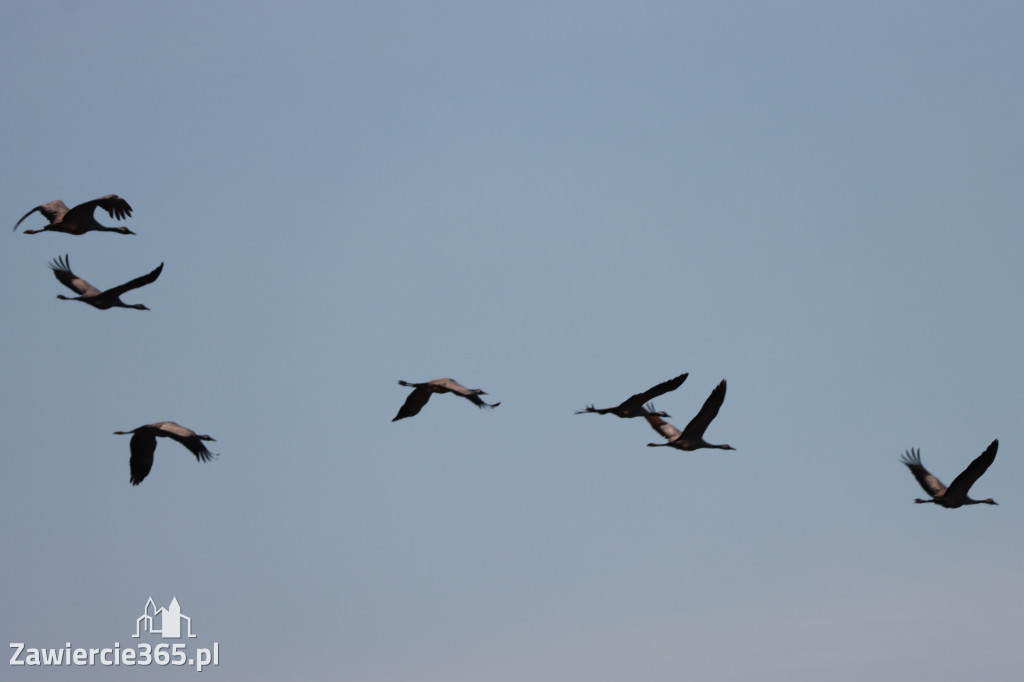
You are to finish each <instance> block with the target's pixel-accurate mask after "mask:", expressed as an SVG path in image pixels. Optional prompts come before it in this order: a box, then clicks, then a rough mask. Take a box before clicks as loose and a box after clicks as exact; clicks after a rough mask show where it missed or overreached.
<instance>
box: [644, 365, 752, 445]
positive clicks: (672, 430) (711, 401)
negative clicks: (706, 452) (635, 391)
mask: <svg viewBox="0 0 1024 682" xmlns="http://www.w3.org/2000/svg"><path fill="white" fill-rule="evenodd" d="M724 400H725V379H722V383H720V384H718V386H716V387H715V390H713V391H711V395H709V396H708V399H707V400H705V401H704V406H703V407H701V408H700V412H698V413H697V416H696V417H694V418H693V419H691V420H690V423H689V424H687V425H686V428H685V429H683V430H682V432H680V431H679V429H677V428H676V427H674V426H672V425H671V424H669V423H668V422H666V421H664V420H663V419H662V418H661V417H659V416H658V415H655V414H648V415H645V416H644V418H645V419H646V420H647V423H649V424H650V425H651V428H653V429H654V430H655V431H657V432H658V433H660V434H661V435H662V436H664V437H665V438H667V439H668V442H667V443H648V444H647V445H648V446H649V447H652V448H653V447H658V446H661V445H667V446H669V447H673V448H678V449H680V450H699V449H701V448H718V449H719V450H735V449H736V448H734V447H733V446H731V445H713V444H712V443H708V442H706V441H705V440H704V432H705V431H707V429H708V426H709V425H710V424H711V422H712V420H714V418H715V417H717V416H718V410H719V408H720V407H722V402H723V401H724Z"/></svg>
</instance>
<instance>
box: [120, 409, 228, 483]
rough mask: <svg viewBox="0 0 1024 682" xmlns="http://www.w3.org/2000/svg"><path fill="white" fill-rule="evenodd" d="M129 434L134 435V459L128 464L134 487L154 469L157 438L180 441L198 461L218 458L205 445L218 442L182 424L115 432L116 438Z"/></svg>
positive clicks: (163, 423)
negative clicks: (205, 442)
mask: <svg viewBox="0 0 1024 682" xmlns="http://www.w3.org/2000/svg"><path fill="white" fill-rule="evenodd" d="M129 433H130V434H132V440H131V442H130V443H129V447H130V448H131V451H132V457H131V459H130V460H129V462H128V464H129V466H130V467H131V472H132V477H131V481H132V485H138V484H140V483H142V480H143V479H144V478H146V475H147V474H149V470H150V469H152V468H153V453H154V452H155V451H156V439H157V436H159V437H161V438H173V439H174V440H176V441H178V442H179V443H181V444H182V445H184V446H185V447H186V448H188V451H189V452H191V453H192V454H193V455H195V456H196V461H199V462H208V461H209V460H211V459H213V458H214V457H216V456H217V455H214V454H211V453H210V451H209V450H207V449H206V446H205V445H203V441H204V440H208V441H213V442H216V441H215V440H214V439H213V438H211V437H210V436H206V435H203V436H200V435H198V434H197V433H196V432H195V431H193V430H192V429H186V428H185V427H184V426H182V425H181V424H175V423H174V422H157V423H156V424H146V425H145V426H140V427H139V428H137V429H132V430H131V431H114V435H115V436H127V435H128V434H129Z"/></svg>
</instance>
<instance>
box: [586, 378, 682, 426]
mask: <svg viewBox="0 0 1024 682" xmlns="http://www.w3.org/2000/svg"><path fill="white" fill-rule="evenodd" d="M688 376H689V373H684V374H680V375H679V376H677V377H676V378H674V379H669V380H668V381H663V382H661V383H660V384H658V385H657V386H654V387H652V388H649V389H647V390H646V391H644V392H643V393H637V394H636V395H632V396H630V397H629V398H627V399H625V400H623V401H622V402H621V403H619V404H618V405H616V406H615V407H604V408H601V409H597V408H595V407H594V406H593V405H587V406H586V407H585V408H583V409H582V410H578V411H577V412H576V414H587V413H588V412H589V413H591V414H614V415H615V416H617V417H622V418H623V419H630V418H632V417H646V416H647V415H649V414H655V415H658V416H659V417H668V416H670V415H669V414H668V413H667V412H654V411H653V410H651V409H649V408H648V407H647V406H645V405H644V403H647V402H649V401H651V400H653V399H654V398H657V397H658V396H660V395H664V394H665V393H668V392H669V391H674V390H676V389H677V388H679V387H680V386H682V385H683V382H684V381H686V377H688Z"/></svg>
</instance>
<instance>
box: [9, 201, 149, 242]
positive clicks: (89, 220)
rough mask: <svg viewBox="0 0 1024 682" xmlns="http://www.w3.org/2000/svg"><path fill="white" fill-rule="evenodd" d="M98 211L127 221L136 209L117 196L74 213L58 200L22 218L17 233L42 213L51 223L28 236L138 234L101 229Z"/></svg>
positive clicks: (126, 230)
mask: <svg viewBox="0 0 1024 682" xmlns="http://www.w3.org/2000/svg"><path fill="white" fill-rule="evenodd" d="M97 207H99V208H102V209H103V210H104V211H106V212H107V213H109V214H110V217H111V218H116V219H118V220H124V219H125V217H126V216H130V215H131V214H132V207H131V206H129V205H128V202H127V201H125V200H124V199H122V198H121V197H119V196H117V195H116V194H108V195H106V196H103V197H100V198H98V199H93V200H92V201H87V202H85V203H84V204H79V205H78V206H75V207H74V208H72V209H70V210H69V209H68V207H67V206H66V205H65V204H64V202H63V201H61V200H60V199H57V200H56V201H50V202H47V203H45V204H40V205H39V206H36V207H35V208H33V209H32V210H31V211H29V212H28V213H26V214H25V215H23V216H21V219H20V220H19V221H18V222H16V223H15V224H14V230H15V231H17V229H18V225H21V221H22V220H24V219H25V218H27V217H29V216H30V215H32V214H33V213H35V212H36V211H39V212H40V213H42V214H43V217H45V218H46V219H47V220H49V221H50V223H49V224H48V225H46V226H45V227H41V228H39V229H38V230H25V232H24V234H38V233H39V232H64V233H65V234H85V233H86V232H119V233H121V234H135V233H134V232H132V231H131V230H129V229H128V228H127V227H124V226H121V227H106V226H104V225H100V224H99V223H98V222H96V218H94V217H93V212H94V211H95V210H96V208H97Z"/></svg>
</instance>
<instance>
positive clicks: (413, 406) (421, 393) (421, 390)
mask: <svg viewBox="0 0 1024 682" xmlns="http://www.w3.org/2000/svg"><path fill="white" fill-rule="evenodd" d="M431 392H432V391H431V390H430V389H429V388H426V387H425V386H417V387H416V388H414V389H413V391H412V393H410V394H409V397H408V398H406V399H405V402H404V403H402V407H401V408H400V409H399V410H398V414H397V415H395V418H394V419H392V420H391V421H393V422H396V421H398V420H399V419H405V418H406V417H412V416H415V415H417V414H419V413H420V410H422V409H423V406H424V405H426V404H427V401H428V400H430V394H431Z"/></svg>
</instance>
